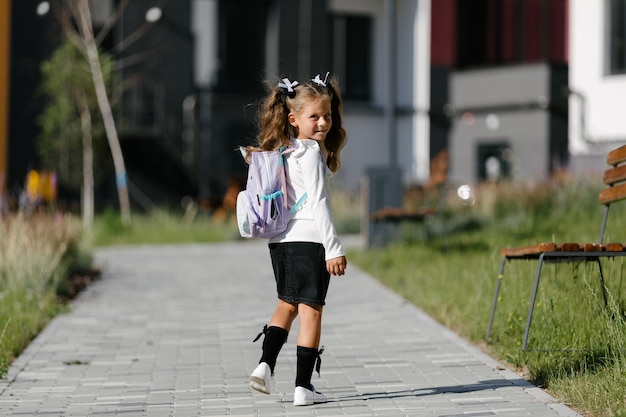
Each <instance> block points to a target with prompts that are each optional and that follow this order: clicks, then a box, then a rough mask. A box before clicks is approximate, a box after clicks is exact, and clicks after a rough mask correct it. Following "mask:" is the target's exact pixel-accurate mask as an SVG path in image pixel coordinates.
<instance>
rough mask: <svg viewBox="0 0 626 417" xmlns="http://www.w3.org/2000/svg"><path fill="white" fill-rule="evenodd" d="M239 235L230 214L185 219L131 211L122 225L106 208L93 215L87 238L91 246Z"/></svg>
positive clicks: (208, 239)
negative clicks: (128, 218) (93, 219)
mask: <svg viewBox="0 0 626 417" xmlns="http://www.w3.org/2000/svg"><path fill="white" fill-rule="evenodd" d="M238 236H239V233H238V231H237V224H236V223H235V220H234V218H233V217H232V216H227V217H224V218H220V219H216V218H213V217H211V216H208V215H198V216H196V217H195V218H193V219H189V220H188V219H185V218H184V217H183V216H182V215H179V214H176V213H172V212H167V211H162V210H154V211H152V212H150V213H147V214H139V213H134V214H133V216H132V222H131V225H130V226H128V227H125V226H124V225H123V224H122V222H121V219H120V215H119V213H115V212H113V211H106V212H104V213H102V214H100V215H98V216H96V219H95V221H94V225H93V230H92V232H91V236H90V239H91V241H92V242H93V245H94V246H110V245H135V244H163V243H167V244H175V243H190V242H220V241H224V240H232V239H235V238H237V237H238Z"/></svg>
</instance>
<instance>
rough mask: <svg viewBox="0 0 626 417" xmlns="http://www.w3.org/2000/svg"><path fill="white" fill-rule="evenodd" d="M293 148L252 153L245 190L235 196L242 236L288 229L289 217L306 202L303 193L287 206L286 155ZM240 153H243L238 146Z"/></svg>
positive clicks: (305, 196) (269, 233) (261, 235)
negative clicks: (294, 202)
mask: <svg viewBox="0 0 626 417" xmlns="http://www.w3.org/2000/svg"><path fill="white" fill-rule="evenodd" d="M293 150H294V148H292V147H281V148H280V149H278V150H274V151H259V152H252V153H251V155H250V166H249V167H248V180H247V183H246V189H245V190H243V191H240V192H239V194H238V195H237V225H238V226H239V233H240V234H241V236H242V237H245V238H252V237H260V238H271V237H274V236H277V235H279V234H281V233H282V232H283V231H285V229H286V228H287V224H288V223H289V220H291V219H292V218H293V215H294V214H295V213H296V212H297V211H298V209H299V208H300V206H301V205H302V204H303V203H304V202H305V201H306V198H307V194H306V193H304V195H303V196H302V197H300V199H299V200H298V201H297V202H296V204H295V205H294V206H293V207H292V208H291V209H289V208H288V207H287V180H286V177H285V155H286V154H288V153H290V152H293ZM241 153H242V155H244V157H245V155H246V151H245V149H244V148H241Z"/></svg>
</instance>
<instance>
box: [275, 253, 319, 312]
mask: <svg viewBox="0 0 626 417" xmlns="http://www.w3.org/2000/svg"><path fill="white" fill-rule="evenodd" d="M269 247H270V256H271V257H272V267H273V268H274V277H275V278H276V291H277V292H278V298H280V299H281V300H283V301H285V302H288V303H304V304H309V305H313V306H323V305H324V304H326V293H327V292H328V284H329V283H330V274H329V273H328V271H327V270H326V257H325V251H324V246H323V245H322V244H320V243H312V242H285V243H271V244H270V245H269Z"/></svg>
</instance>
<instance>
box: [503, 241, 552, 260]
mask: <svg viewBox="0 0 626 417" xmlns="http://www.w3.org/2000/svg"><path fill="white" fill-rule="evenodd" d="M557 250H558V249H557V245H556V243H538V244H536V245H530V246H524V247H521V248H502V249H500V254H502V255H503V256H512V257H515V256H529V255H538V254H541V253H543V252H555V251H557Z"/></svg>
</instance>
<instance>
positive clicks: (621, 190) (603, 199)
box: [598, 184, 626, 204]
mask: <svg viewBox="0 0 626 417" xmlns="http://www.w3.org/2000/svg"><path fill="white" fill-rule="evenodd" d="M625 198H626V184H620V185H616V186H614V187H610V188H605V189H604V190H602V191H601V192H600V195H599V196H598V202H600V204H610V203H614V202H616V201H619V200H623V199H625Z"/></svg>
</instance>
